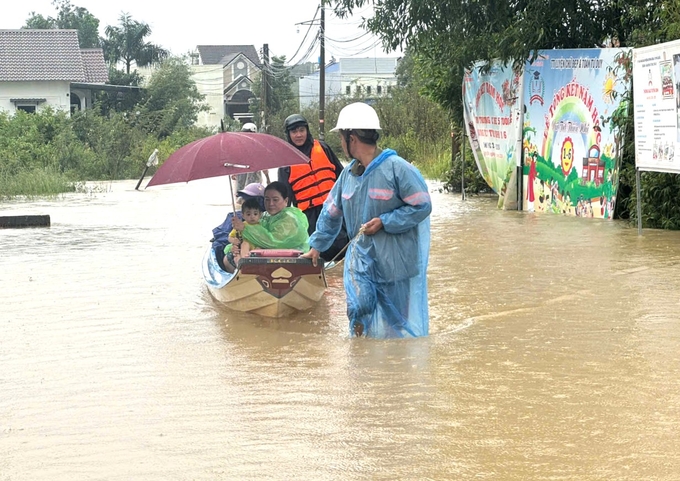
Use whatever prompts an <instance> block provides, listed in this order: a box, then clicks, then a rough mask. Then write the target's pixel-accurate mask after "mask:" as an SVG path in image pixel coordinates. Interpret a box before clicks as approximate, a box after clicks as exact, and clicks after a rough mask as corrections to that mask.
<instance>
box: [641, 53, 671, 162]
mask: <svg viewBox="0 0 680 481" xmlns="http://www.w3.org/2000/svg"><path fill="white" fill-rule="evenodd" d="M633 98H634V102H635V103H634V112H635V165H636V167H637V168H638V169H640V170H653V171H657V172H673V173H680V151H679V149H680V122H679V121H678V117H680V40H675V41H673V42H668V43H662V44H659V45H652V46H651V47H644V48H636V49H635V50H633Z"/></svg>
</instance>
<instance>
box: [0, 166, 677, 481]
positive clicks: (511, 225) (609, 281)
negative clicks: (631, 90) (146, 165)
mask: <svg viewBox="0 0 680 481" xmlns="http://www.w3.org/2000/svg"><path fill="white" fill-rule="evenodd" d="M145 184H146V182H145V183H144V185H145ZM135 185H136V180H131V181H125V182H114V183H112V184H104V185H103V188H101V189H95V190H94V191H93V192H91V193H88V194H68V195H65V196H62V197H60V198H58V199H52V200H36V201H21V202H19V201H16V202H11V203H4V204H0V215H19V214H49V215H50V216H51V220H52V226H51V227H50V228H37V229H5V230H0V302H1V305H2V307H1V308H0V309H1V310H0V366H1V368H0V481H9V480H11V481H24V480H25V481H29V480H30V481H35V480H50V481H56V480H59V481H61V480H63V481H67V480H68V481H72V480H121V481H122V480H158V481H166V480H178V481H179V480H188V479H191V480H227V479H229V480H231V479H235V480H241V479H271V480H288V479H298V480H307V479H314V480H397V479H398V480H424V479H431V480H461V479H475V480H486V479H488V480H504V481H515V480H517V481H519V480H579V481H582V480H609V481H611V480H636V481H637V480H641V479H645V480H669V481H670V480H677V479H680V474H679V473H680V329H679V328H678V326H679V323H680V268H679V265H680V232H664V231H653V230H645V231H643V235H642V236H638V233H637V230H636V229H635V228H633V227H630V226H628V225H626V224H623V223H620V222H608V221H601V220H598V219H579V218H574V217H561V216H555V215H542V214H527V213H518V212H504V211H499V210H497V209H496V199H495V198H487V197H481V198H476V197H473V198H470V199H469V200H467V201H461V200H460V196H459V195H453V194H444V193H439V192H437V190H436V189H435V188H434V187H433V189H432V190H433V192H432V196H433V204H434V211H433V214H432V251H431V256H430V268H429V286H430V333H431V335H430V336H429V337H427V338H421V339H415V340H389V341H378V340H367V339H350V338H348V336H347V331H348V329H347V319H346V317H345V299H344V292H343V290H342V278H341V273H340V272H332V273H331V274H330V275H329V278H328V283H329V289H328V291H327V293H326V296H325V298H324V299H323V300H322V301H321V303H320V304H319V305H318V306H317V307H316V308H315V309H314V310H312V311H310V312H308V313H304V314H301V315H299V316H297V317H295V318H290V319H279V320H267V319H263V318H259V317H257V316H252V315H244V314H237V313H234V312H231V311H228V310H226V309H224V308H221V307H219V306H218V305H217V304H216V303H215V302H214V301H213V300H212V299H211V297H210V295H209V294H208V292H207V290H206V288H205V286H204V283H203V279H202V277H201V269H200V267H201V266H200V262H201V258H202V255H203V253H204V251H205V249H207V248H208V247H209V242H208V241H209V239H210V237H211V229H212V228H213V227H214V226H216V225H218V224H219V223H220V222H221V221H222V220H223V219H224V216H225V215H226V213H227V211H228V209H229V207H228V206H227V202H226V199H227V198H228V194H227V192H226V191H225V185H226V181H225V180H224V179H219V178H218V179H208V180H204V181H199V182H195V183H191V184H180V185H170V186H165V187H160V188H150V189H148V190H145V191H139V192H138V191H135V190H134V186H135Z"/></svg>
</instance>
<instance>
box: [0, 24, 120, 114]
mask: <svg viewBox="0 0 680 481" xmlns="http://www.w3.org/2000/svg"><path fill="white" fill-rule="evenodd" d="M108 78H109V75H108V69H107V68H106V64H105V63H104V54H103V52H102V49H100V48H94V49H81V48H80V47H79V45H78V32H77V31H76V30H28V29H19V30H0V110H4V111H6V112H9V113H11V114H14V113H15V112H16V111H17V110H23V111H26V112H36V111H39V110H40V109H42V108H45V107H46V106H50V107H51V108H53V109H55V110H63V111H66V112H71V111H72V110H80V109H89V108H92V98H93V92H94V91H98V90H107V89H110V88H115V87H114V86H110V85H105V82H107V81H108Z"/></svg>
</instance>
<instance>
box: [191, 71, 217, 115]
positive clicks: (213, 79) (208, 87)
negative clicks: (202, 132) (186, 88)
mask: <svg viewBox="0 0 680 481" xmlns="http://www.w3.org/2000/svg"><path fill="white" fill-rule="evenodd" d="M222 70H223V68H222V65H192V66H191V72H192V74H191V78H192V79H193V81H194V82H196V88H197V89H198V91H199V92H200V93H201V94H203V95H205V100H204V101H203V102H204V103H206V104H207V105H208V107H210V111H208V112H199V114H198V119H197V120H196V125H197V126H199V127H216V128H219V126H220V120H222V117H223V116H224V103H223V102H224V101H223V98H224V97H223V90H224V84H223V73H222Z"/></svg>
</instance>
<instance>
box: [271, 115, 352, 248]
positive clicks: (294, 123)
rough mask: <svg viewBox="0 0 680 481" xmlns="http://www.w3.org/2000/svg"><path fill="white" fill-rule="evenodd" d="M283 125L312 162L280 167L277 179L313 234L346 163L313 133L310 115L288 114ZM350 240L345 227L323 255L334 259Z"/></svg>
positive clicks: (288, 137) (295, 143)
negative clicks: (289, 194)
mask: <svg viewBox="0 0 680 481" xmlns="http://www.w3.org/2000/svg"><path fill="white" fill-rule="evenodd" d="M284 129H285V131H286V140H288V142H289V143H290V144H291V145H293V146H294V147H295V148H297V149H298V150H299V151H300V152H302V153H303V154H305V155H306V156H307V157H309V158H310V162H309V164H300V165H293V166H290V167H282V168H279V170H278V179H279V182H282V183H283V184H285V185H286V186H287V187H288V189H289V190H290V192H291V193H292V196H291V200H292V202H293V205H294V206H296V207H297V208H298V209H300V210H301V211H303V212H304V213H305V215H306V216H307V220H308V221H309V228H308V232H309V235H312V234H313V233H314V231H315V230H316V221H317V219H318V218H319V214H320V213H321V209H322V208H323V203H324V201H325V200H326V197H328V193H329V192H330V191H331V189H332V188H333V184H335V181H336V180H337V179H338V177H339V176H340V172H342V170H343V168H344V167H343V165H342V164H341V163H340V161H339V160H338V157H337V156H336V155H335V153H334V152H333V150H332V149H331V148H330V147H329V146H328V144H326V143H325V142H323V141H321V140H315V139H314V138H313V137H312V134H311V133H310V132H309V124H308V122H307V119H305V118H304V117H303V116H302V115H300V114H293V115H290V116H288V117H287V118H286V120H285V121H284ZM347 242H349V239H348V237H347V231H346V230H345V229H344V227H343V229H342V230H341V231H340V234H338V237H337V238H336V239H335V242H333V244H332V245H331V247H330V248H329V249H328V250H326V251H324V252H322V253H321V258H322V259H323V260H325V261H330V260H332V259H334V258H335V256H336V255H337V254H338V253H339V252H340V251H341V250H342V249H343V248H344V247H345V245H346V244H347ZM341 258H342V257H341V256H340V257H339V259H341Z"/></svg>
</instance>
